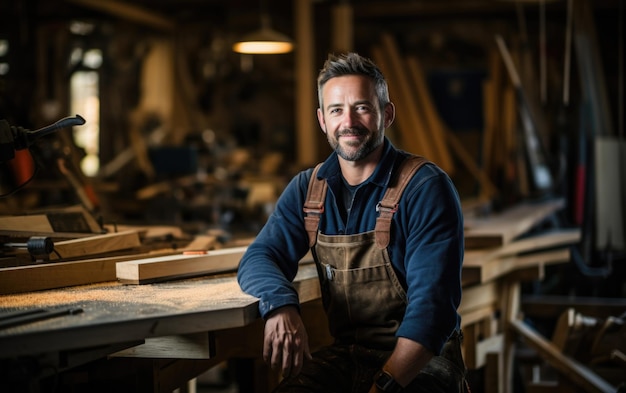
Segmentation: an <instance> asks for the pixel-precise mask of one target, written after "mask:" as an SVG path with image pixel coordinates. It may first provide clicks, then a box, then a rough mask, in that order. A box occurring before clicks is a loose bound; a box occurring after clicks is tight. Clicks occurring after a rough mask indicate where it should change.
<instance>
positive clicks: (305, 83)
mask: <svg viewBox="0 0 626 393" xmlns="http://www.w3.org/2000/svg"><path fill="white" fill-rule="evenodd" d="M293 5H294V9H295V14H294V26H295V29H296V33H295V34H296V51H295V56H296V135H297V138H296V143H297V152H298V154H297V156H296V157H297V160H298V165H299V166H301V167H306V166H312V165H313V164H315V163H316V162H317V161H318V158H317V151H318V144H317V141H318V135H317V132H318V131H319V130H318V129H317V127H318V124H317V119H316V117H315V109H316V108H317V104H316V103H315V101H316V100H315V97H316V86H315V72H314V67H313V62H314V60H313V58H314V56H313V48H314V46H315V42H314V39H313V37H314V31H313V7H312V0H294V1H293Z"/></svg>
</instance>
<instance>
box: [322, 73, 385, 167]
mask: <svg viewBox="0 0 626 393" xmlns="http://www.w3.org/2000/svg"><path fill="white" fill-rule="evenodd" d="M322 102H323V105H324V107H323V108H320V109H318V111H317V118H318V120H319V123H320V126H321V128H322V130H323V131H324V133H325V134H326V138H327V139H328V143H329V144H330V146H331V147H332V148H333V150H335V151H336V152H337V154H338V155H339V157H341V158H343V159H344V160H347V161H359V160H362V159H364V158H365V157H367V156H368V155H369V154H370V153H371V152H372V151H374V150H375V149H376V148H377V147H378V146H380V145H381V144H382V143H383V140H384V135H385V128H386V127H387V126H388V125H389V124H391V120H393V105H391V104H389V105H388V107H389V108H388V109H387V110H386V111H385V113H381V112H380V107H379V103H378V98H377V96H376V90H375V88H374V83H373V82H372V81H371V80H370V79H369V78H367V77H364V76H359V75H346V76H340V77H336V78H332V79H330V80H329V81H328V82H326V84H325V85H324V87H323V90H322ZM390 119H391V120H390Z"/></svg>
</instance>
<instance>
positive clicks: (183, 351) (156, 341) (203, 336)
mask: <svg viewBox="0 0 626 393" xmlns="http://www.w3.org/2000/svg"><path fill="white" fill-rule="evenodd" d="M212 350H214V348H213V346H212V345H211V344H210V340H209V333H207V332H200V333H190V334H183V335H177V336H162V337H147V338H146V339H145V342H144V343H143V344H139V345H136V346H134V347H131V348H126V349H123V350H121V351H118V352H116V353H113V354H111V355H109V356H111V357H127V358H143V359H150V358H154V359H211V358H213V356H214V354H213V353H212V352H211V351H212Z"/></svg>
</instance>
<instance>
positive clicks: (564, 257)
mask: <svg viewBox="0 0 626 393" xmlns="http://www.w3.org/2000/svg"><path fill="white" fill-rule="evenodd" d="M570 257H571V252H570V250H569V249H567V248H563V249H557V250H551V251H544V252H539V253H533V254H529V255H523V256H520V255H509V256H504V257H500V258H496V259H491V260H487V261H485V262H484V263H481V264H479V265H475V266H463V272H462V284H463V286H464V287H465V286H470V285H475V284H482V283H485V282H489V281H492V280H495V279H497V278H498V277H502V276H505V275H508V274H514V273H515V272H517V271H520V270H522V269H525V268H528V267H534V266H536V267H537V268H538V269H543V267H544V266H545V265H548V264H553V263H564V262H567V261H569V259H570Z"/></svg>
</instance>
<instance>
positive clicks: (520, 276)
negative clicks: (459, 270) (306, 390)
mask: <svg viewBox="0 0 626 393" xmlns="http://www.w3.org/2000/svg"><path fill="white" fill-rule="evenodd" d="M559 207H560V205H559V204H558V203H557V204H554V203H553V204H549V205H547V206H544V208H543V210H542V211H541V212H540V213H537V207H536V206H521V207H518V208H516V209H515V210H513V211H512V212H511V213H514V215H515V216H520V217H521V218H520V219H513V220H503V219H502V218H501V217H491V218H490V217H488V218H485V219H476V220H468V227H467V228H466V241H467V242H466V248H467V246H468V245H471V244H479V245H480V246H481V247H483V248H480V249H466V258H465V262H464V267H463V277H462V279H463V299H462V303H461V306H460V307H459V313H460V314H461V317H462V328H463V330H464V336H465V341H464V344H463V351H464V356H465V359H466V363H467V365H468V367H469V368H470V369H478V368H481V367H483V366H486V369H487V372H486V374H487V388H486V390H485V391H486V392H487V393H489V392H507V391H510V386H509V384H510V380H511V367H512V351H513V349H512V345H513V339H512V336H511V329H510V326H511V322H515V321H516V320H517V319H518V314H519V303H520V283H521V282H523V281H529V280H540V279H542V278H543V274H544V269H545V267H546V266H547V265H548V264H554V263H566V262H568V261H569V260H570V256H569V250H568V248H567V247H568V245H570V244H573V243H576V242H578V241H579V235H580V234H579V232H578V231H576V230H573V231H570V232H566V233H557V234H547V235H546V236H539V237H536V238H535V237H527V238H524V239H520V240H515V239H516V238H517V236H519V235H520V234H521V233H523V232H525V231H527V230H528V229H529V228H530V227H531V226H532V225H533V223H536V222H537V221H539V220H541V219H542V218H543V217H546V216H548V215H550V214H551V213H552V212H554V211H556V210H558V208H559ZM529 217H531V218H532V219H529ZM501 234H505V235H506V236H502V235H501ZM485 236H487V237H488V239H489V242H487V243H485V242H484V241H482V240H481V239H484V237H485ZM295 285H296V288H297V290H298V292H299V294H300V300H301V302H302V303H303V309H304V310H305V314H304V315H303V316H304V317H305V318H306V319H305V323H306V324H307V326H308V329H307V330H308V333H309V339H310V341H311V342H312V344H311V345H310V346H311V347H312V348H315V347H316V345H321V344H323V343H326V342H328V339H329V337H328V333H327V330H326V328H325V324H324V316H323V312H322V311H321V302H320V301H319V298H320V290H319V283H318V279H317V276H316V269H315V267H314V265H312V264H311V263H310V262H308V263H301V268H300V272H299V273H298V276H297V278H296V281H295ZM309 306H310V307H309ZM29 308H43V309H47V310H69V309H81V310H82V313H79V314H75V315H64V316H60V317H56V318H52V319H46V320H42V321H38V322H34V323H30V324H27V325H22V326H16V327H11V328H6V329H0V370H10V369H11V368H10V367H6V366H7V363H9V364H8V365H9V366H10V365H11V364H10V363H11V362H13V361H20V360H23V359H30V360H32V359H35V360H36V362H38V364H39V365H43V364H45V365H47V366H49V365H52V367H49V368H48V369H47V370H46V371H41V370H40V371H38V373H34V372H33V374H32V375H30V377H32V378H52V377H54V376H55V373H58V372H59V371H64V370H67V373H66V374H68V375H70V376H72V378H74V379H75V380H79V381H82V380H91V379H93V380H96V381H103V383H104V381H111V380H113V381H115V379H113V377H115V376H116V375H118V376H120V378H125V379H123V382H119V384H126V385H128V386H131V385H132V391H146V392H157V391H172V390H174V389H176V388H178V387H181V386H182V385H183V384H185V383H186V381H188V380H190V379H193V378H194V377H196V376H198V375H199V374H201V373H202V372H204V371H206V370H207V369H209V368H210V367H213V366H215V365H217V364H218V363H220V362H223V361H225V360H228V359H230V358H240V357H246V358H256V359H259V358H260V356H261V353H262V348H261V346H262V332H263V323H262V320H261V319H260V318H259V314H258V300H257V299H256V298H254V297H251V296H249V295H246V294H244V293H243V292H242V291H241V289H240V288H239V286H238V284H237V282H236V278H235V276H234V274H233V273H232V271H231V272H229V273H228V274H212V275H205V276H201V277H196V278H187V279H180V280H171V281H166V282H160V283H154V284H144V285H124V284H121V283H120V282H118V281H110V280H109V281H106V282H96V283H93V284H89V285H79V286H72V287H65V288H59V289H47V290H42V291H36V292H26V293H19V294H7V295H2V296H0V312H10V311H16V310H23V309H29ZM309 313H310V315H311V317H310V318H307V314H309ZM83 365H84V367H83ZM94 365H95V366H94ZM2 366H4V367H2ZM50 369H54V370H55V371H49V370H50ZM76 370H78V371H76ZM94 370H98V371H97V373H96V371H94ZM2 372H3V371H0V373H2ZM4 372H6V371H4ZM0 377H5V378H4V380H6V376H3V375H0ZM129 381H130V382H129ZM74 382H75V381H73V380H69V381H61V383H66V384H67V385H68V386H72V384H73V383H74ZM274 382H275V379H272V378H270V377H268V378H267V380H266V381H263V383H265V386H266V387H267V388H268V389H269V386H271V384H272V383H274ZM119 384H118V385H119ZM116 386H117V385H116ZM256 391H264V390H262V389H261V388H259V389H257V390H256Z"/></svg>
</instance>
